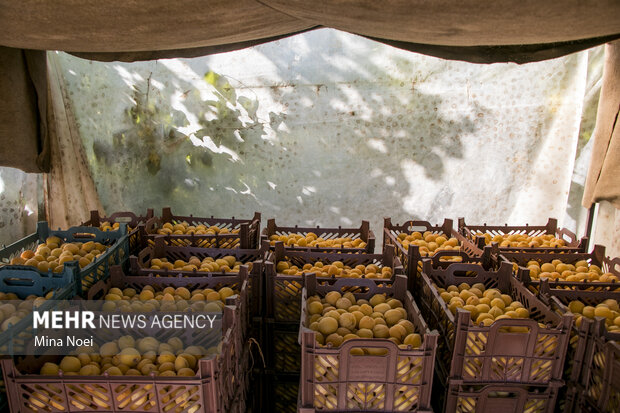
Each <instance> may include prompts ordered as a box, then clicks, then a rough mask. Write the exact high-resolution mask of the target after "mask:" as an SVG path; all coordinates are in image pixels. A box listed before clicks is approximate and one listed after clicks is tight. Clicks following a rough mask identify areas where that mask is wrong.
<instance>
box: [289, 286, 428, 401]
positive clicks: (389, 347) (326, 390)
mask: <svg viewBox="0 0 620 413" xmlns="http://www.w3.org/2000/svg"><path fill="white" fill-rule="evenodd" d="M406 283H407V279H406V277H404V276H403V275H397V276H396V277H395V279H394V282H393V284H392V285H391V286H390V287H386V286H383V287H380V286H378V285H377V284H376V283H374V282H373V281H372V280H370V279H350V278H340V279H338V280H337V281H336V282H335V283H334V284H333V285H321V284H319V283H318V279H317V277H316V275H315V274H309V275H307V276H306V283H305V286H304V288H303V290H302V312H301V317H300V332H299V342H300V344H301V348H302V360H301V363H302V367H301V369H302V370H301V384H300V386H301V387H300V392H301V407H302V408H316V409H317V410H319V411H336V412H344V411H360V410H362V411H368V412H392V411H408V412H422V411H427V410H429V409H430V397H431V386H432V381H433V371H434V365H435V350H436V347H437V332H436V331H433V332H431V331H430V330H429V329H428V327H427V325H426V323H425V322H424V320H423V319H422V316H421V315H420V312H419V310H418V307H417V305H416V303H415V301H414V300H413V297H412V295H411V293H410V292H408V291H407V290H406ZM350 287H355V288H360V287H361V288H362V289H363V290H364V291H359V292H354V293H353V295H354V296H355V297H356V299H361V298H364V299H369V298H370V297H372V296H373V295H375V294H381V293H385V294H387V295H389V296H390V297H393V298H397V299H399V300H400V301H401V302H402V303H403V306H404V307H405V309H406V310H407V315H408V319H409V321H411V322H412V323H413V324H414V326H415V327H416V332H418V333H419V334H420V335H421V336H422V337H423V340H422V346H421V347H419V348H411V346H408V347H407V348H399V346H397V345H396V344H395V343H393V342H392V341H390V340H387V339H377V338H373V339H351V340H347V341H346V342H344V343H342V344H341V345H340V346H339V347H332V346H331V345H327V346H320V345H318V344H317V343H316V340H315V335H314V331H312V330H310V329H308V328H307V327H305V322H306V317H307V310H306V306H305V304H306V300H307V298H308V297H309V296H312V295H315V294H318V295H320V296H324V295H325V294H326V293H327V292H329V291H340V292H341V291H345V290H347V289H349V288H350ZM353 348H363V349H373V350H374V351H375V354H365V355H353V354H351V350H352V349H353ZM317 369H319V370H318V371H321V372H324V375H322V374H319V375H317V373H316V372H317ZM376 392H379V393H381V392H383V394H384V397H377V396H376V395H375V393H376ZM317 397H321V398H323V399H324V403H320V402H317ZM319 400H320V399H319ZM321 404H323V405H321Z"/></svg>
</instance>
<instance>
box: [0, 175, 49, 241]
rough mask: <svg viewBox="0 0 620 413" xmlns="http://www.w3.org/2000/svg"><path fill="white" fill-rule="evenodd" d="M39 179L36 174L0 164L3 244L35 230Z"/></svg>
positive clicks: (1, 232) (0, 224)
mask: <svg viewBox="0 0 620 413" xmlns="http://www.w3.org/2000/svg"><path fill="white" fill-rule="evenodd" d="M39 181H40V180H39V178H38V177H37V174H27V173H24V172H22V171H20V170H19V169H15V168H5V167H0V246H1V245H8V244H11V243H13V242H15V241H17V240H18V239H20V238H23V237H24V236H25V235H27V234H32V233H33V232H34V231H35V228H36V224H37V217H38V193H39V188H40V185H39Z"/></svg>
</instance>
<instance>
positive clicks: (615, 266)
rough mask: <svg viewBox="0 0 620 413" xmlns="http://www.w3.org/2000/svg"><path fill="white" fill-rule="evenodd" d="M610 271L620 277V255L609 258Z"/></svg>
mask: <svg viewBox="0 0 620 413" xmlns="http://www.w3.org/2000/svg"><path fill="white" fill-rule="evenodd" d="M608 267H609V272H610V273H612V274H614V275H616V276H619V277H620V257H616V258H614V259H613V260H609V266H608Z"/></svg>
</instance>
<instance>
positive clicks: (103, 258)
mask: <svg viewBox="0 0 620 413" xmlns="http://www.w3.org/2000/svg"><path fill="white" fill-rule="evenodd" d="M51 236H56V237H58V238H60V239H61V240H62V241H63V242H87V241H94V242H99V243H101V244H104V245H109V246H110V247H109V248H108V249H106V250H105V252H103V253H102V254H101V255H100V256H99V257H98V258H96V259H95V260H94V261H93V262H91V263H90V264H88V265H87V266H86V267H84V268H81V269H79V277H78V281H79V282H78V285H80V284H81V286H82V288H81V291H79V293H78V294H79V295H80V296H84V295H85V294H86V293H87V292H88V289H89V288H90V287H91V286H92V285H94V284H95V283H96V282H97V281H100V280H105V279H107V278H108V277H109V276H110V267H111V266H112V265H118V264H122V263H123V262H125V261H126V260H127V259H128V258H129V239H128V237H127V225H126V224H124V223H122V224H121V225H120V228H119V229H118V230H117V231H102V230H100V229H99V228H95V227H88V226H79V227H71V228H69V229H68V230H60V229H59V230H51V229H50V228H49V225H48V224H47V222H46V221H40V222H39V223H38V224H37V232H35V233H34V234H31V235H29V236H27V237H25V238H22V239H21V240H19V241H17V242H15V243H13V244H11V245H9V246H6V247H5V248H3V249H2V250H0V265H4V267H3V268H9V269H12V270H13V271H16V272H18V273H21V272H22V271H25V270H28V271H32V272H35V273H38V274H40V275H45V273H43V272H40V271H38V270H37V269H35V268H33V267H27V266H18V265H9V263H10V261H11V259H12V258H13V257H15V256H18V255H20V254H21V253H22V252H23V251H24V250H26V249H35V248H36V246H37V245H38V244H39V243H42V242H45V240H46V239H47V238H48V237H51ZM49 274H51V272H50V273H49Z"/></svg>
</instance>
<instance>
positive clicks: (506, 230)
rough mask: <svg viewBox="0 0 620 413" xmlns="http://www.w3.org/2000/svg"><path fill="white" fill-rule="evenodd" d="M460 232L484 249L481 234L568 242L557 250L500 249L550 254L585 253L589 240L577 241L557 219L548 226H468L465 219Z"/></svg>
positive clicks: (460, 223) (460, 221)
mask: <svg viewBox="0 0 620 413" xmlns="http://www.w3.org/2000/svg"><path fill="white" fill-rule="evenodd" d="M458 226H459V232H461V233H462V234H463V235H464V236H465V237H466V238H467V240H468V241H469V242H471V243H473V244H474V245H475V246H476V247H478V248H482V247H483V246H484V245H485V239H484V237H483V236H480V235H476V234H478V233H479V232H481V233H483V234H486V233H488V234H491V235H492V236H495V235H511V234H525V235H528V236H531V237H535V236H538V235H554V236H555V237H556V238H557V239H563V240H564V241H565V242H566V245H565V246H564V247H557V248H548V247H546V248H540V247H537V248H531V247H500V250H502V251H525V252H527V251H531V250H539V249H542V250H546V251H548V252H554V251H555V252H558V251H564V252H569V251H570V252H585V250H586V248H587V247H588V238H587V237H583V238H582V239H577V236H576V235H575V234H574V233H573V232H571V231H569V230H568V229H566V228H558V220H557V219H555V218H549V221H547V225H538V226H536V225H528V224H525V225H508V224H506V225H487V224H486V223H485V224H483V225H467V224H466V223H465V218H459V220H458Z"/></svg>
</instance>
